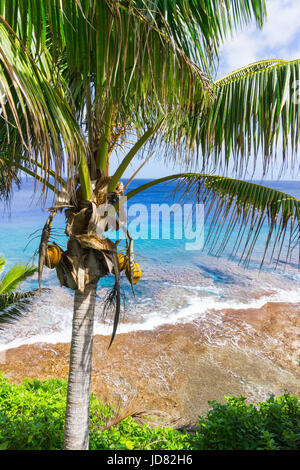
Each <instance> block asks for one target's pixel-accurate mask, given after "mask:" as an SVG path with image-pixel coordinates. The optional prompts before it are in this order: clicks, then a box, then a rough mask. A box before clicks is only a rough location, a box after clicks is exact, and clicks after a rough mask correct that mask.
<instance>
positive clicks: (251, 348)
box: [0, 303, 300, 424]
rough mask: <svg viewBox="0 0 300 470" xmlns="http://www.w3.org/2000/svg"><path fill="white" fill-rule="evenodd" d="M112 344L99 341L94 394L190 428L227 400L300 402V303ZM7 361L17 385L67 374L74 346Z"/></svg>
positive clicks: (34, 349)
mask: <svg viewBox="0 0 300 470" xmlns="http://www.w3.org/2000/svg"><path fill="white" fill-rule="evenodd" d="M212 314H213V313H212ZM236 331H239V335H236V333H234V332H236ZM224 332H227V333H224ZM230 332H233V335H232V336H230ZM108 344H109V337H107V336H101V335H96V336H95V338H94V356H93V377H92V389H93V392H94V394H95V395H96V396H98V397H99V398H101V399H102V400H103V401H105V402H110V403H111V402H115V403H119V404H120V406H121V407H122V408H123V409H124V408H132V409H135V410H152V411H153V410H154V411H157V412H163V413H164V414H165V416H166V417H167V418H166V420H167V421H170V422H174V420H177V422H180V423H181V424H190V423H194V422H195V421H196V420H197V416H198V415H199V414H203V413H205V412H206V411H207V410H208V409H209V407H210V406H209V404H208V401H209V400H217V401H220V402H224V401H225V399H224V395H225V396H228V395H229V396H241V395H242V396H244V397H246V398H247V400H248V401H249V402H255V401H258V400H265V399H267V398H268V397H270V396H271V395H275V396H278V395H279V394H282V393H284V391H285V390H288V391H290V392H291V393H292V394H294V395H295V396H297V397H299V398H300V304H288V303H286V304H285V303H267V304H265V305H264V306H263V307H262V308H261V309H247V310H242V311H241V310H240V311H236V310H227V311H225V312H224V315H223V317H222V325H221V327H220V328H219V329H217V330H216V331H214V332H212V333H211V334H210V335H209V336H208V335H207V334H204V330H203V325H202V324H201V322H200V321H194V322H191V323H186V324H176V325H163V326H160V327H159V328H156V329H155V330H152V331H135V332H131V333H126V334H118V335H117V336H116V338H115V341H114V343H113V345H112V347H111V348H110V350H107V348H108ZM4 357H5V360H2V361H1V362H2V363H1V364H0V371H2V372H3V374H4V375H5V376H7V377H9V378H10V380H11V382H13V383H19V382H20V381H22V380H23V379H24V378H25V377H32V378H34V377H35V378H41V379H45V378H51V377H57V378H66V377H67V375H68V359H69V344H65V343H60V344H46V343H36V344H33V345H23V346H20V347H18V348H16V349H9V350H7V351H6V352H5V355H3V353H2V358H4Z"/></svg>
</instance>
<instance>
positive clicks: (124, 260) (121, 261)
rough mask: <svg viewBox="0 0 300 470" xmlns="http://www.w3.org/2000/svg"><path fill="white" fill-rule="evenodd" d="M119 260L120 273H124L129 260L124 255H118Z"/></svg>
mask: <svg viewBox="0 0 300 470" xmlns="http://www.w3.org/2000/svg"><path fill="white" fill-rule="evenodd" d="M118 260H119V267H120V271H123V270H124V269H125V266H126V265H127V263H128V259H127V257H126V256H125V255H123V253H118Z"/></svg>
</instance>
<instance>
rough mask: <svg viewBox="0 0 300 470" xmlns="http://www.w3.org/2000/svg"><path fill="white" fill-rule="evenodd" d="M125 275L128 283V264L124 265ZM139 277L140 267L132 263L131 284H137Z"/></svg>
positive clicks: (140, 273)
mask: <svg viewBox="0 0 300 470" xmlns="http://www.w3.org/2000/svg"><path fill="white" fill-rule="evenodd" d="M125 274H126V277H127V279H128V281H129V282H130V267H129V263H127V264H126V268H125ZM141 276H142V271H141V267H140V265H139V264H138V263H134V266H133V273H132V282H133V284H137V283H138V282H139V280H140V279H141Z"/></svg>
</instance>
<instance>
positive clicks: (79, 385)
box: [64, 282, 97, 450]
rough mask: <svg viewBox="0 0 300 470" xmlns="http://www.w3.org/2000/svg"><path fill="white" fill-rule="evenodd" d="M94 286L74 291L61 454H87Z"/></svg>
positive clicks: (90, 285) (94, 300)
mask: <svg viewBox="0 0 300 470" xmlns="http://www.w3.org/2000/svg"><path fill="white" fill-rule="evenodd" d="M96 286H97V283H95V282H94V283H90V284H88V285H86V287H85V291H84V293H81V292H79V291H78V290H76V291H75V298H74V315H73V327H72V341H71V350H70V368H69V381H68V395H67V408H66V418H65V443H64V449H65V450H88V447H89V405H90V392H91V372H92V350H93V330H94V311H95V302H96Z"/></svg>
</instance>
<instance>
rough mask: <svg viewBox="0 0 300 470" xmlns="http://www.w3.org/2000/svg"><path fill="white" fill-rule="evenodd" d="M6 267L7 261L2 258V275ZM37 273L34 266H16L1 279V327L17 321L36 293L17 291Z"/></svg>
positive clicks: (0, 258) (0, 266) (0, 265)
mask: <svg viewBox="0 0 300 470" xmlns="http://www.w3.org/2000/svg"><path fill="white" fill-rule="evenodd" d="M4 265H5V259H4V258H3V257H2V256H0V274H1V272H2V270H3V268H4ZM36 271H37V268H35V267H34V266H28V265H26V264H16V265H14V266H13V267H12V268H11V269H10V270H9V271H8V272H7V273H6V274H5V275H4V276H2V277H1V278H0V325H1V324H3V323H7V322H8V321H10V320H13V319H16V318H17V317H18V316H19V315H20V314H21V313H22V311H23V310H24V307H25V305H26V304H27V303H28V301H29V299H30V298H31V297H33V295H34V294H35V291H29V292H22V291H18V290H16V289H18V288H19V286H20V284H21V283H22V282H23V281H25V280H26V279H27V278H28V277H30V276H32V275H33V274H34V273H35V272H36Z"/></svg>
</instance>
